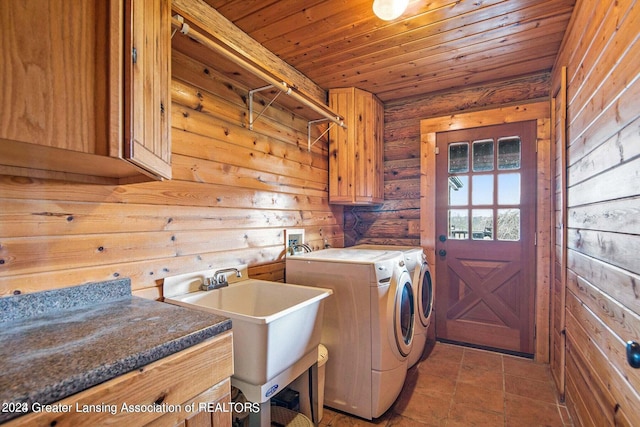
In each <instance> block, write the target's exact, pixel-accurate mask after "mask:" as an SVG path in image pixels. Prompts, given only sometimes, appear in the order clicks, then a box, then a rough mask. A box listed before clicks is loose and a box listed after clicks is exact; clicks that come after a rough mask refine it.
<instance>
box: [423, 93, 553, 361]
mask: <svg viewBox="0 0 640 427" xmlns="http://www.w3.org/2000/svg"><path fill="white" fill-rule="evenodd" d="M550 116H551V110H550V104H549V102H548V101H542V102H533V103H529V104H519V105H511V106H508V107H501V108H495V109H490V110H480V111H472V112H462V113H458V114H453V115H448V116H441V117H434V118H428V119H423V120H421V121H420V245H421V246H422V247H423V248H424V250H425V254H426V256H427V262H428V263H429V267H430V269H431V276H432V280H433V283H434V284H435V283H437V274H438V272H437V271H436V253H435V248H436V226H435V223H436V221H435V218H436V192H435V191H436V155H437V153H436V134H437V133H438V132H446V131H450V130H458V129H465V128H473V127H480V126H490V125H498V124H504V123H513V122H520V121H527V120H536V121H537V131H536V164H537V177H536V187H537V194H536V241H537V245H536V289H535V315H534V318H535V329H534V331H535V332H534V359H535V360H536V361H537V362H540V363H549V360H550V359H549V358H550V340H549V339H550V319H549V314H550V288H551V237H552V234H551V232H552V225H553V221H552V219H553V218H552V215H553V205H552V200H551V195H552V191H551V190H552V188H551V182H552V176H551V171H552V168H551V120H550ZM437 292H438V289H437V286H434V295H435V294H437ZM436 301H437V299H436V298H435V297H434V310H438V307H437V303H436ZM431 329H432V331H435V327H432V328H431ZM431 333H432V334H433V333H434V332H431Z"/></svg>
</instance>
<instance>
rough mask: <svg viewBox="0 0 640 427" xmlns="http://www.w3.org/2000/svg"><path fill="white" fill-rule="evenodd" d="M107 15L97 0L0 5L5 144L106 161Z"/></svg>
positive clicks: (0, 121) (0, 130)
mask: <svg viewBox="0 0 640 427" xmlns="http://www.w3.org/2000/svg"><path fill="white" fill-rule="evenodd" d="M109 8H110V5H109V3H107V2H103V1H95V0H74V1H43V0H20V1H4V2H2V5H1V6H0V93H1V95H0V140H2V143H3V145H7V144H8V142H7V141H18V142H23V143H33V144H37V145H38V146H42V147H47V148H58V149H63V150H70V151H72V152H77V153H88V154H99V155H107V152H106V150H105V147H104V145H102V146H100V141H104V140H106V138H107V127H108V123H109V117H108V112H109V107H108V104H107V102H106V92H107V90H108V85H107V78H106V76H105V74H106V70H107V63H108V61H109V58H108V52H106V51H105V50H106V49H104V48H103V45H104V44H103V43H102V41H103V40H105V39H107V38H108V37H109V30H110V29H109V27H108V24H107V20H106V19H105V17H106V16H107V15H108V14H109V12H110V9H109ZM20 148H21V147H20ZM16 151H19V150H16ZM3 154H5V155H8V154H9V153H3ZM25 163H26V161H25ZM3 164H7V163H5V159H3ZM16 165H17V164H16ZM46 166H48V165H46Z"/></svg>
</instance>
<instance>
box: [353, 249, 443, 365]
mask: <svg viewBox="0 0 640 427" xmlns="http://www.w3.org/2000/svg"><path fill="white" fill-rule="evenodd" d="M346 249H351V250H362V249H366V250H379V251H401V252H402V253H403V254H404V259H405V262H406V264H407V270H409V274H410V275H411V282H412V285H413V294H414V296H415V307H416V318H417V320H416V327H415V334H414V338H413V348H412V349H411V353H410V354H409V359H408V366H409V368H410V367H412V366H413V365H415V364H416V363H417V362H418V360H420V358H421V357H422V353H423V352H424V347H425V345H426V343H427V330H428V329H429V325H430V324H431V314H432V308H433V283H432V281H431V271H430V270H429V264H427V257H426V256H425V254H424V251H423V250H422V248H421V247H420V246H392V245H357V246H351V247H349V248H346Z"/></svg>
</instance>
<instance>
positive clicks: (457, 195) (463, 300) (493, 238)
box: [435, 121, 536, 354]
mask: <svg viewBox="0 0 640 427" xmlns="http://www.w3.org/2000/svg"><path fill="white" fill-rule="evenodd" d="M535 145H536V122H535V121H527V122H518V123H511V124H505V125H496V126H486V127H481V128H473V129H464V130H458V131H449V132H442V133H438V134H437V135H436V147H437V152H438V153H439V155H438V156H437V159H436V190H437V194H436V221H435V222H436V238H437V243H436V269H437V271H438V275H437V283H436V288H437V289H438V292H437V294H436V298H437V300H436V336H437V338H439V339H444V340H450V341H457V342H463V343H468V344H472V345H478V346H483V347H490V348H495V349H499V350H506V351H510V352H517V353H525V354H532V353H533V352H534V313H535V307H534V301H535V299H534V293H535V271H536V270H535V250H534V249H535V200H536V194H535V191H536V181H535V178H536V177H535V164H536V163H535Z"/></svg>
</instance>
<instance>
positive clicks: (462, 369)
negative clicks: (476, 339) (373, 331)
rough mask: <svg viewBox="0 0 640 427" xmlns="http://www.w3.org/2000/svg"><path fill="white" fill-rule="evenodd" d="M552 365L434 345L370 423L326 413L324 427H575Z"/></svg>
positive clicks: (331, 412) (338, 414)
mask: <svg viewBox="0 0 640 427" xmlns="http://www.w3.org/2000/svg"><path fill="white" fill-rule="evenodd" d="M556 398H557V394H556V389H555V385H554V383H553V380H552V378H551V374H550V371H549V366H548V365H543V364H538V363H535V362H533V361H531V360H528V359H524V358H519V357H514V356H507V355H501V354H497V353H491V352H486V351H482V350H475V349H468V348H464V347H460V346H454V345H450V344H443V343H436V344H433V343H431V346H430V347H429V348H427V350H426V352H425V358H424V359H423V360H421V361H420V362H419V363H418V364H417V365H416V366H414V367H413V368H411V369H410V370H409V371H408V372H407V379H406V381H405V385H404V387H403V389H402V392H401V393H400V396H399V397H398V399H397V400H396V402H395V403H394V404H393V406H392V408H391V409H390V410H389V411H387V412H386V413H385V414H384V415H383V416H382V417H380V418H378V419H376V420H373V421H367V420H363V419H361V418H358V417H353V416H350V415H348V414H344V413H341V412H337V411H333V410H331V409H329V408H325V412H324V413H325V415H324V417H323V419H322V422H321V423H320V425H321V427H434V426H435V427H474V426H479V427H484V426H490V427H494V426H514V427H515V426H517V427H522V426H551V427H555V426H559V427H571V426H572V425H573V424H572V421H571V418H570V416H569V413H568V411H567V410H566V407H564V406H562V405H558V404H557V403H556V402H557V400H556Z"/></svg>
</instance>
